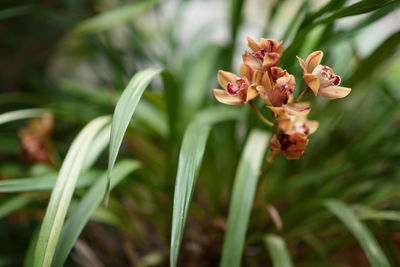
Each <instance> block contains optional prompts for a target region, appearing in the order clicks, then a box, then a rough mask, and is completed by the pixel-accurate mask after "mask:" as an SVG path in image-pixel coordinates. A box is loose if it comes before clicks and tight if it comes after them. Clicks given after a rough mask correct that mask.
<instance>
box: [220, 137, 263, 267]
mask: <svg viewBox="0 0 400 267" xmlns="http://www.w3.org/2000/svg"><path fill="white" fill-rule="evenodd" d="M268 140H269V134H268V133H266V132H263V131H259V130H253V131H252V132H251V133H250V136H249V138H248V140H247V143H246V146H245V148H244V151H243V152H242V156H241V158H240V162H239V167H238V169H237V172H236V177H235V182H234V185H233V192H232V196H231V201H230V206H229V215H228V225H227V229H226V232H225V238H224V245H223V249H222V259H221V264H220V266H221V267H235V266H240V262H241V259H242V252H243V246H244V241H245V236H246V230H247V225H248V222H249V218H250V212H251V208H252V206H253V200H254V195H255V192H256V187H257V182H258V175H259V170H260V167H261V163H262V160H263V158H264V153H265V150H266V148H267V144H268Z"/></svg>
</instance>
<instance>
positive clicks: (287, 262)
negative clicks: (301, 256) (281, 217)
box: [264, 234, 293, 267]
mask: <svg viewBox="0 0 400 267" xmlns="http://www.w3.org/2000/svg"><path fill="white" fill-rule="evenodd" d="M264 241H265V244H266V245H267V247H268V250H269V254H270V255H271V258H272V264H273V266H275V267H292V266H293V263H292V260H291V258H290V254H289V251H288V249H287V247H286V244H285V241H284V240H283V239H282V237H280V236H278V235H273V234H269V235H267V236H266V237H265V239H264Z"/></svg>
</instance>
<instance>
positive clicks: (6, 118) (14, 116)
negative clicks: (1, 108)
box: [0, 108, 49, 125]
mask: <svg viewBox="0 0 400 267" xmlns="http://www.w3.org/2000/svg"><path fill="white" fill-rule="evenodd" d="M46 112H49V111H48V110H46V109H43V108H32V109H22V110H17V111H10V112H6V113H3V114H1V115H0V125H1V124H4V123H7V122H11V121H16V120H22V119H30V118H39V117H41V116H43V114H45V113H46Z"/></svg>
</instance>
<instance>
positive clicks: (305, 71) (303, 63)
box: [296, 56, 307, 73]
mask: <svg viewBox="0 0 400 267" xmlns="http://www.w3.org/2000/svg"><path fill="white" fill-rule="evenodd" d="M296 57H297V60H298V61H299V64H300V67H301V68H302V69H303V71H304V73H307V67H306V63H305V62H304V60H303V59H301V58H300V57H298V56H296Z"/></svg>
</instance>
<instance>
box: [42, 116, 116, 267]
mask: <svg viewBox="0 0 400 267" xmlns="http://www.w3.org/2000/svg"><path fill="white" fill-rule="evenodd" d="M109 121H110V117H109V116H106V117H100V118H97V119H95V120H93V121H91V122H90V123H89V124H88V125H87V126H86V127H85V128H84V129H83V130H82V131H81V132H80V133H79V135H78V136H77V137H76V139H75V140H74V142H73V143H72V145H71V147H70V149H69V151H68V153H67V156H66V157H65V160H64V162H63V164H62V166H61V169H60V172H59V175H58V178H57V183H56V185H55V187H54V189H53V191H52V194H51V197H50V201H49V205H48V206H47V210H46V214H45V216H44V219H43V223H42V225H41V228H40V233H39V238H38V242H37V245H36V251H35V259H34V263H35V266H50V265H51V262H52V259H53V256H54V252H55V249H56V246H57V243H58V240H59V236H60V233H61V229H62V226H63V224H64V219H65V216H66V213H67V210H68V207H69V204H70V201H71V198H72V194H73V192H74V189H75V185H76V181H77V179H78V176H79V173H80V171H81V168H82V165H83V161H84V158H85V156H86V155H87V151H88V148H89V146H90V143H91V141H92V140H93V139H94V137H95V136H96V134H97V133H98V132H99V131H100V130H101V129H102V128H103V127H104V126H105V125H106V124H107V123H109Z"/></svg>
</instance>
